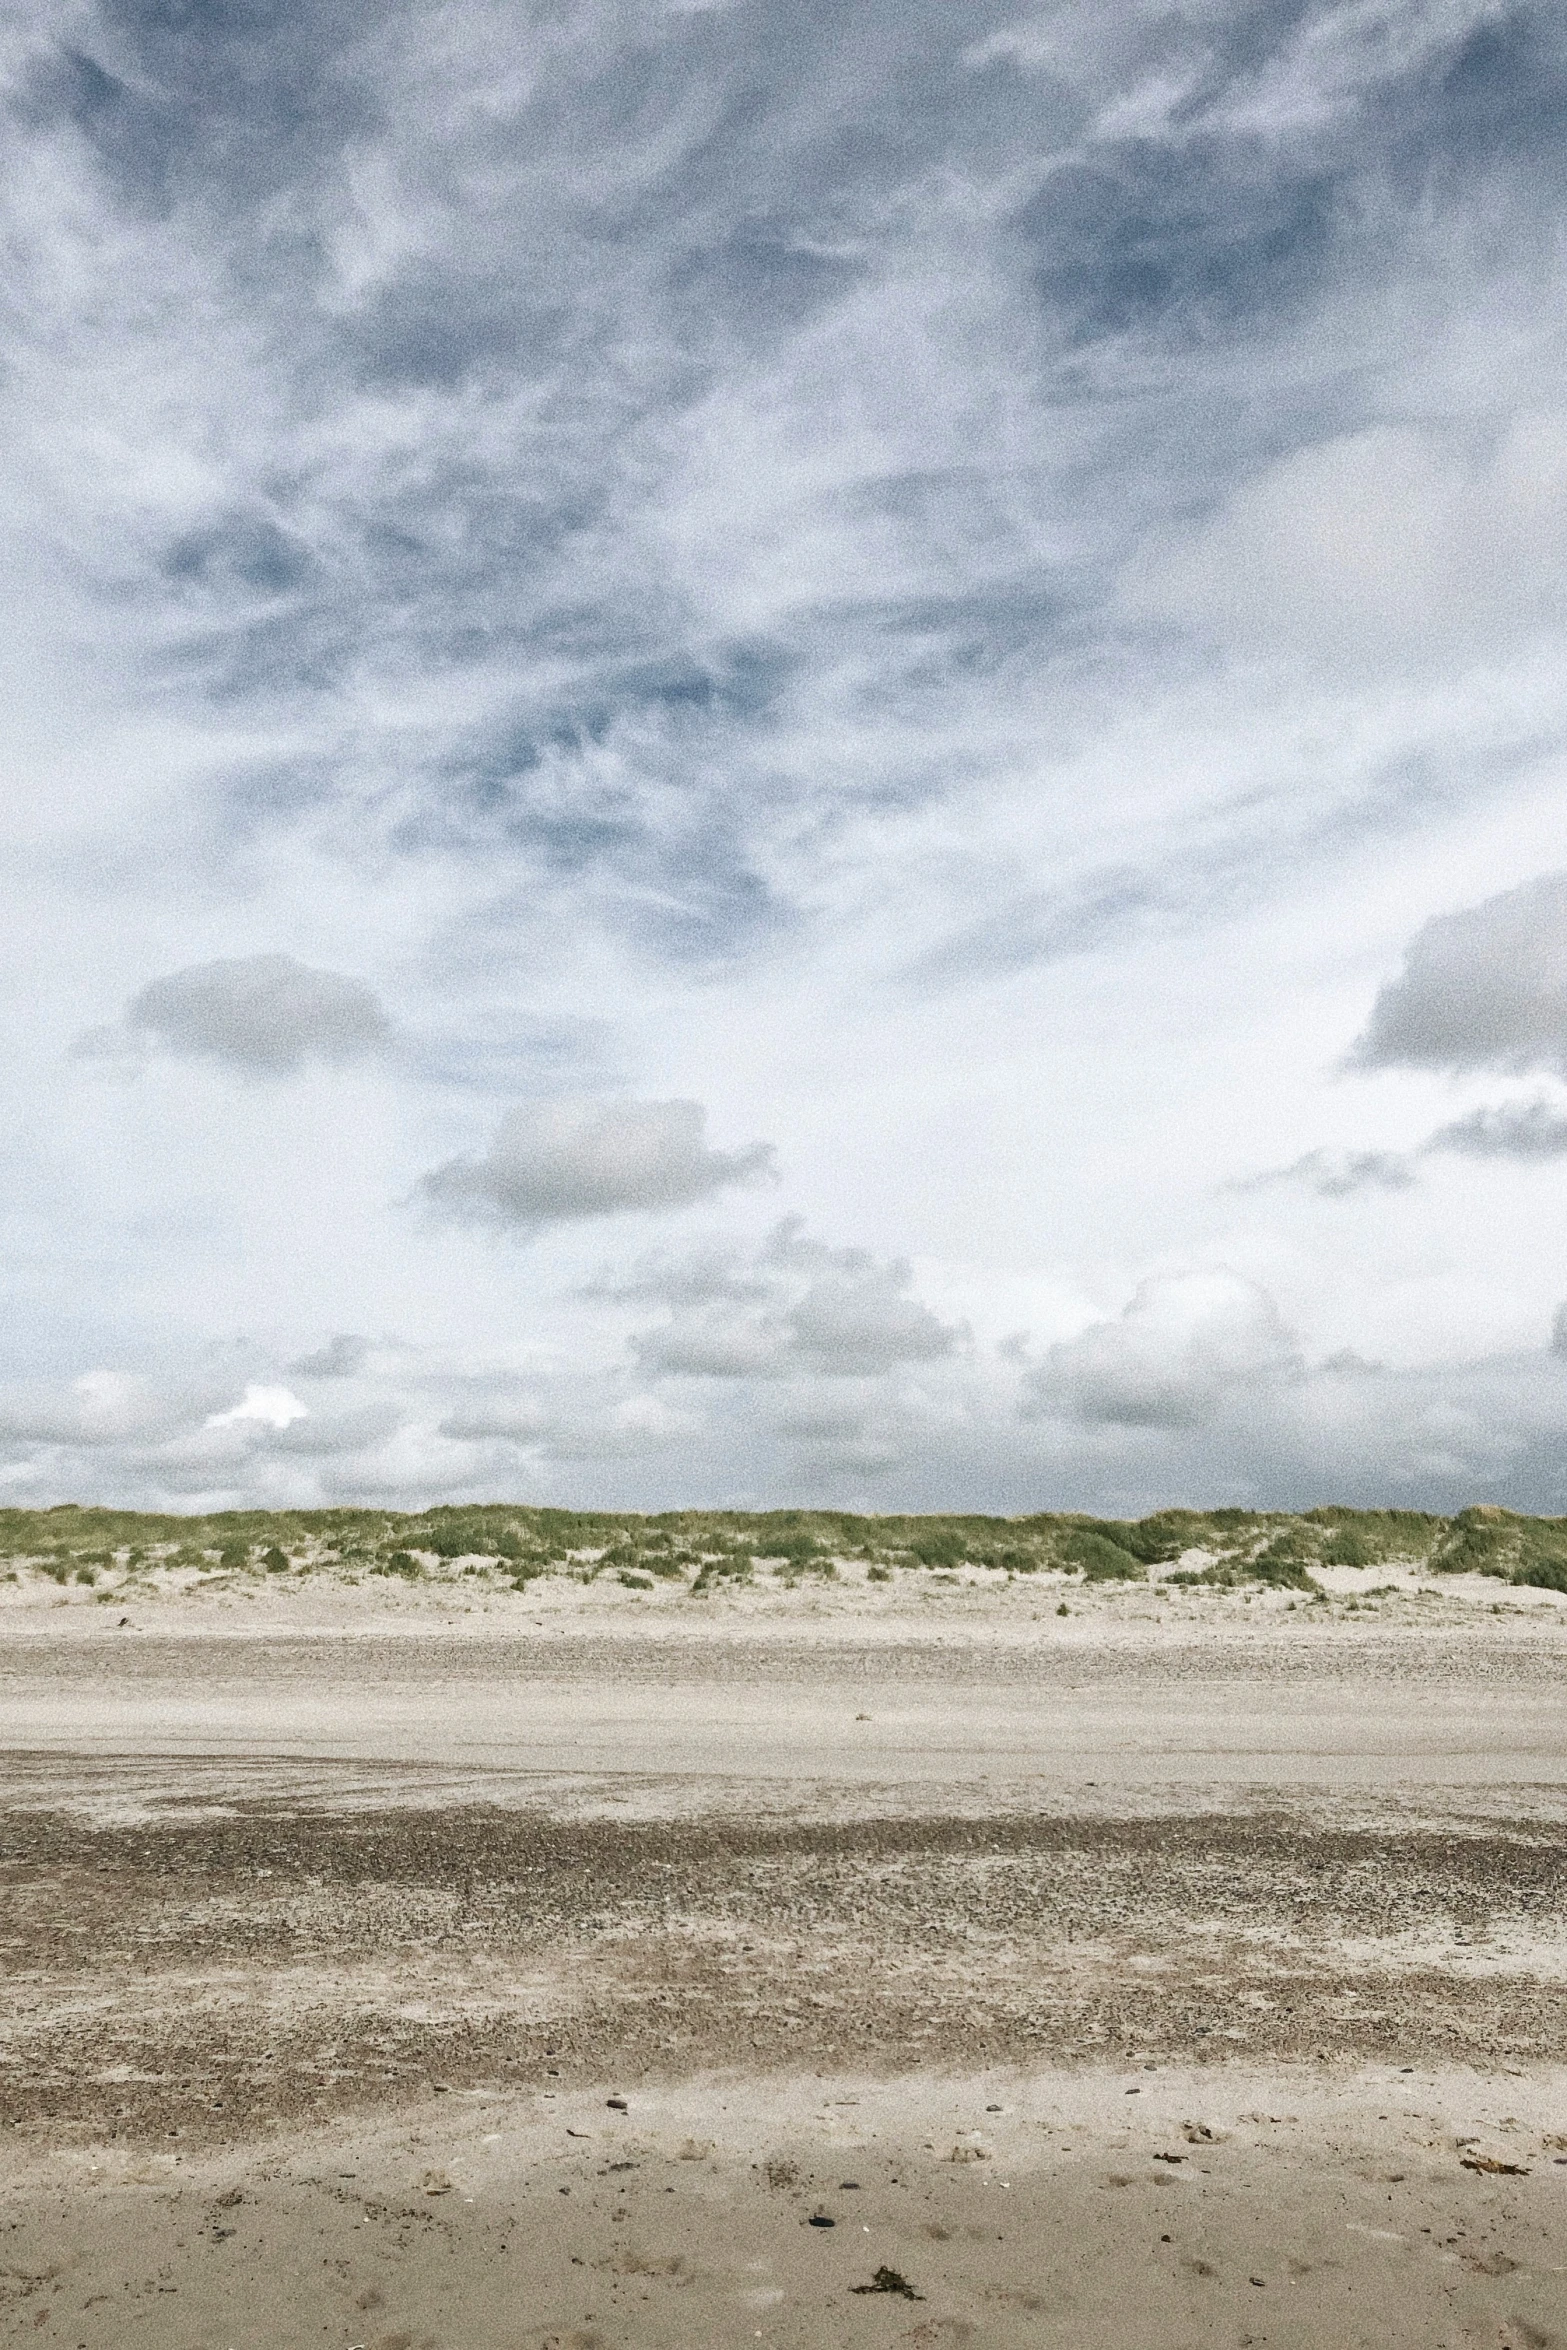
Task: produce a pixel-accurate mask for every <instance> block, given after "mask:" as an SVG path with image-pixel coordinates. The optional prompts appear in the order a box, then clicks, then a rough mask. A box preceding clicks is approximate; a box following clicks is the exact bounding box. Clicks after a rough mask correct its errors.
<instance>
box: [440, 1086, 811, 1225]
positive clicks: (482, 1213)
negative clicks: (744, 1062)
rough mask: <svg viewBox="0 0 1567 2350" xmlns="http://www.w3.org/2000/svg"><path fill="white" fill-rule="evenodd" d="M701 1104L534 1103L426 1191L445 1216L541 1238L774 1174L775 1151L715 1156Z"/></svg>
mask: <svg viewBox="0 0 1567 2350" xmlns="http://www.w3.org/2000/svg"><path fill="white" fill-rule="evenodd" d="M706 1124H707V1113H706V1111H705V1110H704V1109H703V1108H702V1106H701V1104H700V1103H698V1102H684V1101H674V1102H602V1101H580V1100H577V1101H546V1102H530V1103H527V1104H525V1105H524V1106H523V1107H521V1108H520V1109H515V1110H512V1111H510V1112H509V1113H508V1114H507V1116H506V1117H504V1118H503V1119H502V1120H501V1123H500V1125H499V1127H498V1128H497V1129H496V1132H495V1136H494V1139H493V1141H492V1142H491V1144H490V1147H489V1149H488V1150H487V1151H486V1152H485V1154H484V1156H483V1157H482V1158H473V1157H465V1158H457V1159H450V1160H448V1161H447V1163H446V1165H445V1166H442V1167H436V1168H433V1169H432V1170H431V1172H430V1173H429V1174H428V1175H426V1176H424V1177H423V1178H422V1180H421V1182H420V1184H419V1193H420V1196H421V1197H422V1198H423V1199H425V1200H426V1201H427V1202H428V1203H429V1205H430V1206H431V1207H433V1208H435V1209H437V1210H438V1211H439V1212H440V1213H442V1214H443V1215H447V1216H450V1217H452V1218H453V1219H454V1220H456V1221H458V1222H462V1223H470V1224H488V1225H492V1226H494V1227H496V1228H497V1229H499V1230H503V1231H515V1232H530V1231H538V1230H540V1229H542V1228H543V1227H544V1226H546V1225H549V1224H558V1223H566V1222H570V1221H573V1220H575V1219H577V1218H580V1217H587V1216H612V1215H616V1214H618V1213H620V1212H621V1211H622V1210H625V1209H632V1208H642V1209H657V1208H684V1207H689V1206H691V1205H692V1203H693V1202H694V1201H697V1200H701V1199H707V1198H709V1197H710V1196H711V1195H712V1194H713V1193H714V1192H716V1191H721V1190H723V1189H724V1188H726V1187H727V1186H728V1185H730V1184H735V1183H753V1182H756V1181H759V1180H762V1179H765V1178H766V1177H767V1176H769V1175H771V1174H772V1173H773V1158H774V1154H773V1146H772V1144H771V1143H766V1142H756V1143H752V1144H750V1145H749V1146H748V1147H747V1148H746V1149H744V1150H737V1151H715V1150H710V1149H709V1148H708V1145H707V1142H706V1140H705V1129H706Z"/></svg>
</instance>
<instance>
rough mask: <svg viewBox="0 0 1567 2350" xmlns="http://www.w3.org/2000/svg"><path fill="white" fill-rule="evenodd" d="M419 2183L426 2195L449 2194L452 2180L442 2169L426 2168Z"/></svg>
mask: <svg viewBox="0 0 1567 2350" xmlns="http://www.w3.org/2000/svg"><path fill="white" fill-rule="evenodd" d="M419 2185H420V2187H421V2188H422V2190H423V2191H424V2193H425V2194H426V2195H449V2194H450V2193H451V2191H452V2182H451V2180H450V2179H449V2178H448V2177H447V2175H446V2173H445V2171H443V2170H427V2171H426V2172H425V2174H424V2177H423V2178H422V2179H421V2180H420V2181H419Z"/></svg>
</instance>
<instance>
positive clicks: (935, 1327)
mask: <svg viewBox="0 0 1567 2350" xmlns="http://www.w3.org/2000/svg"><path fill="white" fill-rule="evenodd" d="M704 1262H705V1263H707V1264H711V1260H710V1259H709V1260H702V1259H698V1260H697V1265H698V1266H699V1267H700V1266H701V1265H702V1264H703V1263H704ZM724 1279H725V1284H726V1286H725V1287H724V1289H723V1290H722V1291H721V1292H719V1293H718V1294H717V1295H714V1294H713V1292H712V1291H710V1290H708V1291H704V1290H701V1289H697V1290H695V1291H693V1289H692V1288H691V1287H690V1286H689V1284H688V1282H687V1281H686V1280H685V1279H684V1278H682V1271H681V1268H679V1267H678V1266H669V1267H668V1268H666V1272H665V1286H664V1292H663V1294H664V1295H665V1296H666V1297H668V1298H669V1300H670V1302H671V1304H672V1305H673V1306H674V1308H675V1311H674V1312H673V1314H672V1315H671V1318H670V1320H669V1321H668V1322H666V1323H663V1324H661V1325H659V1326H657V1327H655V1328H654V1329H652V1330H645V1331H640V1332H638V1333H636V1334H635V1335H634V1336H633V1338H632V1341H631V1344H632V1349H633V1352H634V1354H635V1355H636V1357H637V1359H638V1360H639V1362H640V1363H641V1364H642V1367H643V1369H644V1370H646V1371H650V1372H656V1373H659V1374H661V1375H665V1376H677V1375H678V1376H685V1377H689V1378H705V1379H777V1378H784V1377H786V1376H790V1375H794V1374H799V1373H818V1374H820V1375H822V1376H824V1377H828V1378H871V1379H874V1378H880V1377H881V1376H883V1375H884V1374H885V1373H887V1372H889V1371H893V1370H896V1369H899V1368H901V1367H907V1366H909V1365H912V1364H916V1363H931V1362H935V1361H937V1360H938V1359H939V1358H941V1357H942V1356H946V1355H950V1354H952V1353H953V1352H954V1350H955V1349H956V1347H957V1346H958V1344H959V1342H960V1340H961V1339H963V1338H964V1337H965V1336H966V1335H967V1333H966V1332H965V1330H964V1329H963V1328H962V1326H961V1325H960V1324H957V1323H948V1322H943V1321H942V1320H941V1319H940V1318H939V1316H937V1315H936V1314H934V1313H933V1312H932V1311H931V1309H930V1307H929V1306H927V1305H925V1304H923V1303H922V1302H921V1301H920V1299H918V1298H917V1297H915V1296H914V1295H913V1294H912V1290H913V1282H914V1275H913V1269H912V1267H911V1266H909V1265H908V1264H907V1263H906V1262H904V1260H902V1259H901V1258H888V1259H878V1258H877V1257H875V1256H873V1255H872V1254H871V1252H870V1251H868V1250H866V1249H856V1248H842V1249H835V1248H832V1247H829V1246H828V1245H827V1244H826V1243H824V1242H821V1241H817V1240H813V1239H811V1238H809V1237H808V1236H807V1234H806V1232H805V1230H804V1227H803V1225H802V1223H801V1221H800V1219H799V1218H798V1217H792V1216H791V1217H786V1218H785V1219H784V1220H783V1221H782V1222H781V1223H780V1224H778V1225H777V1226H776V1227H775V1228H774V1230H773V1232H772V1233H771V1234H770V1235H769V1237H768V1239H767V1240H766V1242H765V1243H764V1244H763V1246H762V1247H761V1248H760V1249H758V1250H757V1251H756V1253H755V1255H754V1256H753V1257H752V1258H751V1260H750V1262H749V1265H748V1266H742V1265H741V1263H739V1262H737V1261H734V1260H726V1262H725V1265H724ZM752 1299H755V1300H756V1301H757V1302H756V1303H755V1304H752V1303H750V1301H751V1300H752Z"/></svg>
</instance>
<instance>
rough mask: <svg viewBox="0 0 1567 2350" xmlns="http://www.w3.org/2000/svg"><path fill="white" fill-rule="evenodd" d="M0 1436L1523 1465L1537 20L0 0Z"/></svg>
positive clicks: (536, 1478) (1493, 1490)
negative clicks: (1, 1301) (2, 1005)
mask: <svg viewBox="0 0 1567 2350" xmlns="http://www.w3.org/2000/svg"><path fill="white" fill-rule="evenodd" d="M0 103H3V105H4V108H5V114H6V121H5V134H4V137H3V139H0V203H3V206H4V215H5V217H4V225H3V238H4V244H3V251H4V257H5V259H4V267H3V269H0V301H3V304H4V312H3V319H0V748H3V757H0V775H3V778H4V817H3V823H4V832H5V839H4V856H3V859H0V874H3V877H4V878H3V880H0V892H3V898H0V911H3V919H0V986H3V989H4V996H5V1002H6V1011H7V1017H6V1020H5V1023H4V1039H5V1044H4V1052H3V1056H0V1108H3V1119H0V1164H3V1170H4V1181H3V1184H0V1219H3V1230H0V1269H3V1278H4V1286H5V1310H4V1313H3V1315H0V1503H5V1504H9V1505H11V1506H21V1505H32V1504H37V1503H51V1502H57V1501H64V1500H79V1501H85V1502H100V1503H116V1504H132V1505H145V1506H148V1507H158V1508H173V1509H181V1510H200V1509H212V1508H224V1507H236V1506H242V1505H266V1504H276V1505H279V1506H282V1505H290V1506H302V1505H334V1506H335V1505H340V1504H351V1503H375V1504H391V1505H395V1506H398V1507H404V1508H416V1507H425V1506H428V1505H430V1504H432V1503H437V1502H454V1501H461V1500H465V1499H469V1498H474V1497H483V1498H509V1499H515V1500H518V1501H532V1502H547V1503H554V1504H561V1505H567V1506H608V1507H616V1508H627V1509H665V1508H676V1507H683V1506H693V1507H695V1506H733V1507H775V1506H787V1505H807V1504H812V1505H821V1506H831V1507H837V1508H852V1509H864V1510H878V1509H888V1510H891V1509H900V1510H902V1509H913V1510H942V1509H955V1510H970V1511H993V1512H998V1513H1012V1512H1021V1511H1034V1510H1047V1509H1075V1510H1094V1511H1099V1512H1102V1513H1105V1514H1109V1515H1116V1516H1120V1515H1127V1514H1135V1513H1138V1512H1141V1511H1145V1510H1150V1509H1153V1508H1156V1507H1160V1506H1164V1505H1169V1504H1178V1503H1191V1504H1196V1505H1217V1504H1243V1505H1251V1506H1256V1507H1280V1508H1295V1507H1308V1506H1311V1505H1314V1504H1318V1503H1327V1502H1348V1503H1359V1504H1365V1505H1372V1506H1396V1507H1424V1508H1432V1509H1441V1510H1448V1509H1454V1508H1458V1507H1462V1506H1464V1505H1466V1504H1468V1503H1472V1502H1477V1501H1499V1502H1504V1503H1508V1504H1511V1505H1513V1506H1515V1507H1519V1508H1527V1509H1537V1510H1545V1511H1563V1510H1567V1441H1564V1439H1567V1190H1564V1182H1563V1178H1564V1175H1567V827H1564V823H1563V814H1564V809H1567V393H1564V391H1563V386H1564V384H1567V368H1564V357H1567V353H1564V344H1567V304H1564V302H1563V299H1562V294H1563V277H1564V260H1567V137H1564V135H1563V134H1564V126H1567V16H1564V15H1563V13H1562V11H1561V10H1560V9H1559V8H1555V7H1552V6H1549V5H1545V4H1544V0H1541V4H1539V5H1531V4H1525V5H1521V6H1506V5H1492V4H1489V0H1425V4H1423V5H1421V6H1418V7H1416V6H1411V5H1410V4H1409V0H1353V4H1349V5H1335V4H1332V0H1259V4H1256V5H1252V4H1250V0H1223V4H1213V5H1202V4H1199V0H1185V4H1181V0H1177V4H1173V5H1172V4H1168V0H1167V4H1164V5H1139V4H1138V0H1127V4H1126V5H1123V6H1118V7H1116V8H1106V7H1104V6H1102V5H1089V4H1088V0H1063V4H1061V5H1056V6H1047V7H1044V8H1038V7H1031V6H1029V5H1028V4H1027V0H969V4H968V5H964V6H961V7H955V6H953V5H952V4H951V0H940V4H939V5H938V4H936V0H897V4H896V5H893V4H892V0H863V4H862V5H859V6H856V7H854V8H852V9H845V8H843V7H841V6H833V7H830V8H828V7H822V6H818V5H816V4H815V0H789V4H788V5H787V6H785V5H782V0H713V4H706V0H666V4H662V5H659V4H655V0H625V4H623V5H622V4H618V0H555V4H552V5H531V4H529V0H506V5H504V6H500V5H494V6H491V5H486V4H485V0H375V4H374V5H371V4H370V0H315V4H314V5H312V6H310V7H308V8H300V7H297V6H287V5H282V4H280V0H98V4H97V5H78V4H77V0H28V5H26V6H25V7H22V6H19V5H14V4H12V5H8V6H7V7H6V8H5V10H4V12H3V14H0Z"/></svg>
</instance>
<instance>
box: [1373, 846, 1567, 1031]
mask: <svg viewBox="0 0 1567 2350" xmlns="http://www.w3.org/2000/svg"><path fill="white" fill-rule="evenodd" d="M1352 1065H1353V1066H1354V1067H1356V1068H1360V1069H1447V1070H1459V1071H1462V1070H1471V1069H1497V1070H1509V1071H1517V1070H1525V1069H1551V1070H1554V1071H1555V1072H1556V1073H1557V1074H1558V1075H1560V1076H1564V1077H1567V873H1548V874H1544V875H1542V876H1541V878H1540V879H1539V880H1537V881H1530V882H1526V883H1525V884H1524V886H1523V887H1522V888H1521V889H1511V890H1506V891H1504V892H1503V893H1502V895H1501V896H1500V897H1494V898H1488V899H1487V900H1486V901H1485V903H1484V904H1483V905H1479V906H1470V907H1467V908H1465V909H1464V911H1462V912H1461V913H1456V914H1439V915H1437V916H1435V917H1434V919H1433V920H1431V921H1429V922H1427V923H1426V925H1425V926H1424V928H1423V929H1422V930H1419V931H1417V933H1416V934H1415V937H1414V939H1413V940H1412V941H1411V944H1410V947H1409V951H1408V954H1407V956H1406V957H1405V961H1404V968H1403V970H1402V972H1401V973H1400V974H1399V976H1398V978H1397V979H1394V980H1390V981H1389V982H1388V984H1387V985H1386V986H1385V987H1384V988H1383V989H1382V991H1381V993H1380V994H1379V995H1378V997H1377V999H1376V1002H1375V1003H1374V1004H1373V1006H1372V1008H1371V1018H1370V1019H1369V1021H1368V1022H1367V1023H1366V1028H1365V1032H1364V1034H1363V1035H1362V1036H1361V1037H1360V1038H1359V1040H1358V1042H1357V1043H1356V1045H1355V1048H1354V1052H1353V1055H1352Z"/></svg>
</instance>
